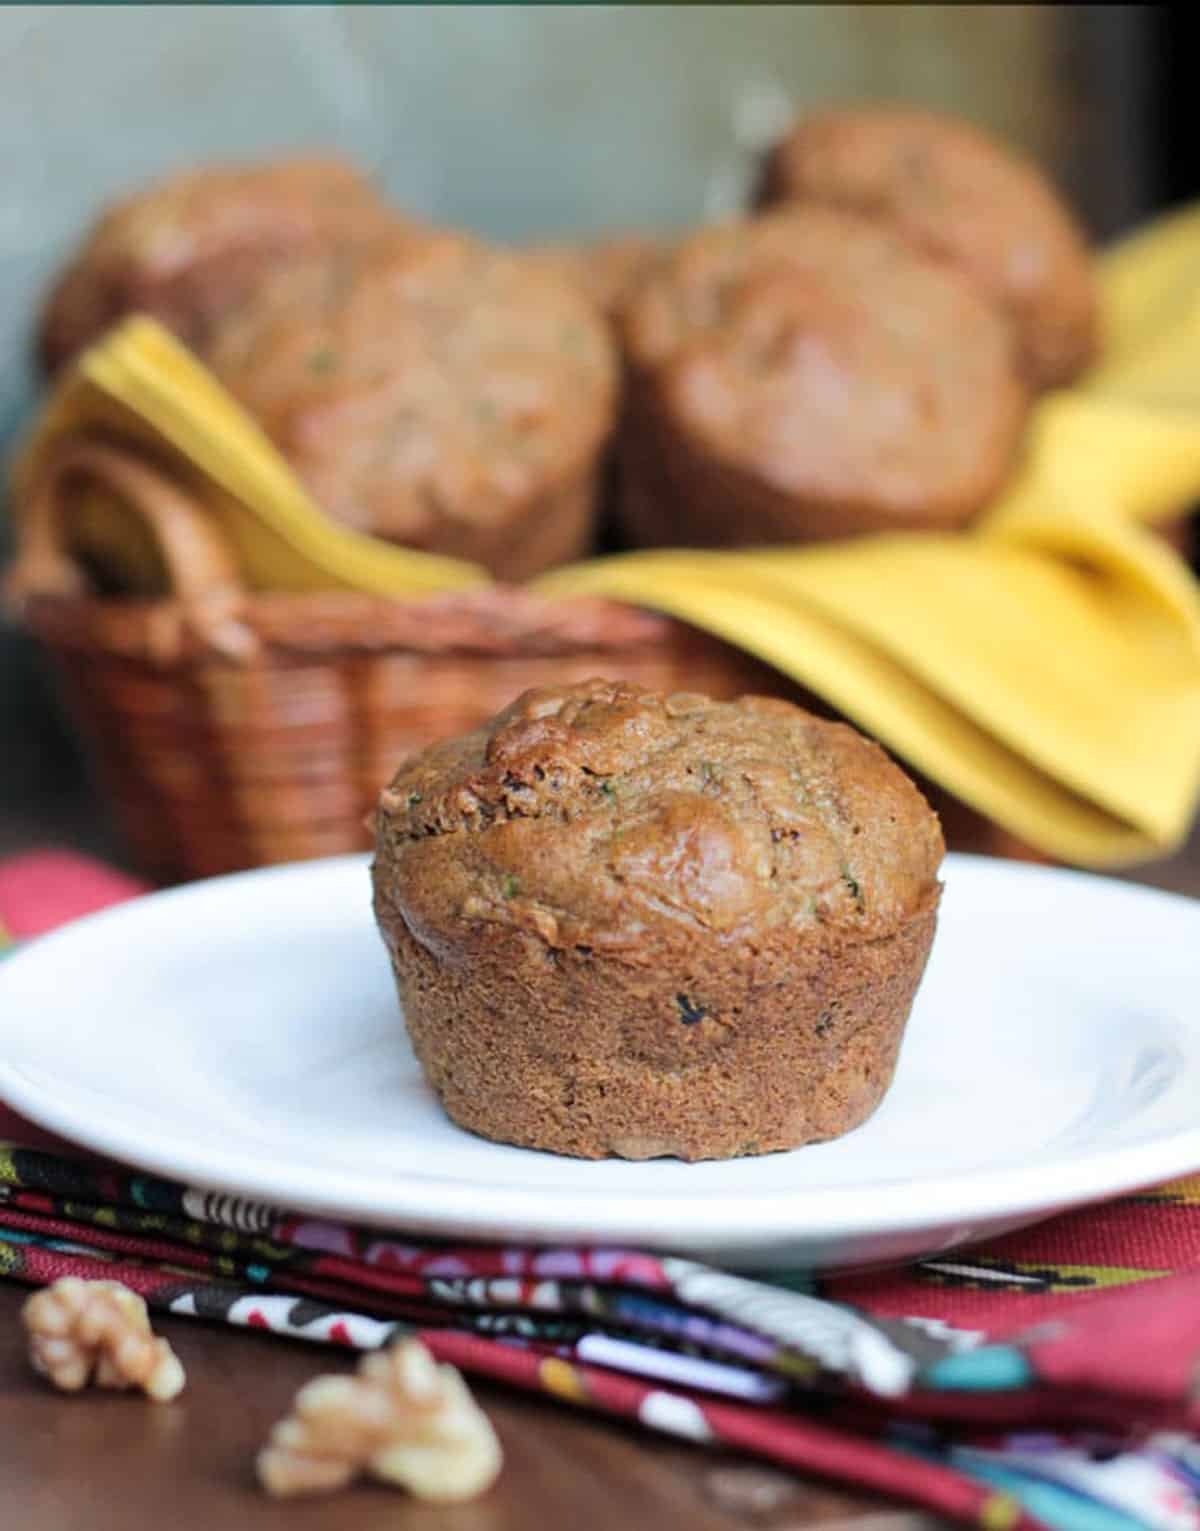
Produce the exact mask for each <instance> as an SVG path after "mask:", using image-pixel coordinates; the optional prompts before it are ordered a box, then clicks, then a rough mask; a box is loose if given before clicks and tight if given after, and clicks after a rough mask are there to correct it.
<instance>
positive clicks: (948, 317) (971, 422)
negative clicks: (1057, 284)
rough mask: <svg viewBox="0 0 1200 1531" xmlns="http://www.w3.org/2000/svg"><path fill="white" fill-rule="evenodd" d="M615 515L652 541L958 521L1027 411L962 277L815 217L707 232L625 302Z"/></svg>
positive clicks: (947, 525)
mask: <svg viewBox="0 0 1200 1531" xmlns="http://www.w3.org/2000/svg"><path fill="white" fill-rule="evenodd" d="M623 337H624V341H625V346H626V354H627V360H628V365H629V390H628V399H627V407H626V413H625V419H624V421H623V425H622V435H621V443H620V454H621V499H622V511H621V514H622V520H623V523H624V525H625V529H626V532H627V534H628V536H629V537H630V538H631V540H632V541H634V542H635V543H640V544H642V545H656V544H660V545H661V544H666V545H672V544H675V545H693V546H696V545H699V546H713V547H720V546H728V545H738V544H747V543H756V542H757V543H769V542H799V541H809V540H814V539H821V538H828V537H843V536H849V535H853V534H856V533H861V532H873V531H889V530H892V531H905V530H913V529H952V528H957V527H961V526H963V525H964V524H965V523H967V522H968V521H969V520H970V519H971V517H972V516H974V515H975V514H976V512H978V511H979V510H980V509H981V508H982V507H983V506H984V505H985V504H986V503H987V502H988V500H989V499H990V498H991V497H992V496H993V495H994V494H995V492H996V491H997V490H998V489H999V487H1000V486H1001V484H1002V483H1003V482H1004V479H1005V477H1006V475H1007V474H1008V472H1009V469H1010V466H1011V463H1012V460H1013V456H1014V452H1015V450H1016V446H1017V442H1018V440H1019V437H1020V432H1021V428H1022V425H1023V423H1024V420H1025V417H1026V413H1027V409H1028V403H1029V399H1028V391H1027V389H1026V388H1025V386H1024V385H1023V384H1022V382H1021V380H1020V378H1019V376H1018V373H1017V369H1016V363H1015V357H1014V349H1013V337H1012V332H1011V327H1010V326H1009V325H1008V323H1007V322H1006V321H1005V319H1004V318H1003V317H1002V316H1001V315H1000V314H999V312H998V311H997V310H996V309H995V308H994V307H993V306H992V305H991V304H990V303H988V302H987V301H986V300H985V299H984V298H983V297H981V296H980V294H979V293H978V292H977V291H976V289H975V287H974V286H973V285H972V284H971V283H970V282H969V281H968V280H967V278H966V277H964V276H963V275H961V274H960V273H959V272H958V271H956V270H953V269H952V268H950V267H947V266H945V265H944V264H941V263H939V262H936V261H934V260H933V259H932V258H931V257H929V256H926V255H923V254H921V253H920V252H919V251H917V250H914V249H913V248H912V247H911V245H909V244H908V243H907V242H906V241H905V240H903V239H902V238H901V237H900V236H899V235H898V234H896V233H895V232H894V231H893V230H891V229H890V228H888V227H886V226H885V225H883V224H880V223H878V222H873V221H871V220H870V219H868V218H864V217H862V216H861V215H860V214H857V213H848V212H843V211H841V210H840V209H837V208H827V207H821V206H817V205H800V206H797V207H792V208H783V209H780V210H778V211H776V212H773V213H770V214H767V215H765V216H763V217H761V218H757V219H753V220H748V221H743V222H734V223H728V224H724V225H719V226H717V227H714V228H711V229H706V230H704V231H702V232H700V233H698V234H696V235H694V236H693V237H692V238H691V239H689V240H687V241H686V242H685V243H683V244H682V245H680V246H679V247H678V248H677V249H676V250H675V252H674V253H673V255H672V256H671V257H670V258H669V259H668V260H666V261H665V262H664V264H663V265H662V266H661V267H660V268H659V269H657V270H656V271H654V272H653V273H652V274H651V275H650V276H649V277H647V279H646V281H645V282H644V284H643V285H642V287H641V288H640V290H639V292H638V294H637V296H636V297H635V298H634V299H633V300H632V302H631V303H630V304H629V306H628V308H627V310H626V312H625V315H624V322H623Z"/></svg>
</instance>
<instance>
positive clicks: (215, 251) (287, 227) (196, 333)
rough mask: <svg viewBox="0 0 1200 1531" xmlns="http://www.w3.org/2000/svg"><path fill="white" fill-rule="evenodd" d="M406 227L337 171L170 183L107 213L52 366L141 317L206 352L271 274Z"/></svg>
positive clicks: (233, 168) (62, 314) (77, 277)
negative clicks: (232, 312) (219, 325)
mask: <svg viewBox="0 0 1200 1531" xmlns="http://www.w3.org/2000/svg"><path fill="white" fill-rule="evenodd" d="M402 226H403V222H402V220H401V219H400V217H399V215H398V214H396V213H394V212H392V211H391V210H390V209H389V208H387V207H386V206H385V205H384V204H383V202H381V201H380V199H379V197H378V195H377V193H376V191H375V189H374V187H373V186H372V185H371V183H370V182H369V181H368V180H367V179H366V177H364V176H363V175H361V174H360V173H359V172H358V171H357V170H355V169H354V168H353V167H352V166H350V165H348V164H345V163H343V162H342V161H341V160H338V159H333V158H317V157H308V156H296V157H293V158H286V159H278V160H274V161H270V162H267V163H264V164H258V165H221V166H213V167H210V168H208V169H203V170H192V171H186V172H183V173H179V174H175V175H170V176H167V177H166V178H165V179H163V180H161V181H158V182H156V183H155V184H154V185H152V186H149V187H146V188H145V189H144V190H142V191H139V192H137V193H136V194H135V195H133V196H131V197H129V198H127V199H125V200H124V201H121V202H119V203H117V204H116V206H114V207H112V208H110V209H109V210H108V211H107V212H106V213H104V214H103V216H102V217H101V218H100V219H99V221H98V222H97V224H96V225H95V227H94V228H93V229H92V231H91V233H90V234H89V235H88V237H87V239H86V240H85V241H84V243H83V245H82V247H81V248H80V250H79V251H78V252H77V254H76V255H75V257H74V259H73V260H72V261H71V263H70V264H69V265H68V266H67V268H66V270H65V271H64V272H63V273H62V275H61V276H60V277H59V279H58V280H57V282H56V283H55V284H54V286H53V288H52V289H51V291H50V293H49V295H48V297H47V299H46V303H45V307H44V311H43V314H42V319H41V325H40V331H39V337H38V349H39V352H40V355H41V360H42V362H43V364H44V366H45V367H46V368H47V370H50V371H53V370H54V369H55V368H56V367H58V366H60V365H62V363H63V362H65V361H67V360H69V358H70V357H72V356H73V355H74V354H75V353H76V352H77V351H79V350H81V349H82V348H83V347H84V346H86V345H89V344H90V343H91V342H92V341H93V340H96V339H98V338H99V336H100V335H101V334H102V333H103V331H104V330H106V329H107V328H108V327H109V326H110V325H111V324H113V323H115V321H116V320H118V319H120V318H122V317H123V316H124V315H125V314H129V313H133V312H135V311H137V312H141V313H147V314H153V315H154V317H155V318H156V319H159V320H160V321H161V322H162V323H163V324H165V325H167V327H168V328H170V329H171V330H173V331H174V332H175V333H176V334H177V335H179V336H180V338H181V339H183V340H185V341H187V342H188V343H189V344H196V343H197V342H199V341H201V340H202V339H203V337H204V335H205V333H206V331H207V329H208V327H209V326H210V324H211V323H212V321H213V320H214V319H215V318H216V317H217V316H218V315H220V314H222V313H224V312H225V311H226V310H228V309H229V308H231V307H234V306H236V304H237V303H238V302H240V301H241V298H242V297H243V295H244V294H245V292H246V291H247V289H248V288H249V287H250V286H252V285H253V283H254V281H255V280H256V279H257V277H258V276H259V274H260V273H261V272H262V271H263V270H264V269H266V268H268V267H270V266H272V265H277V264H278V263H279V262H281V261H284V260H290V259H292V258H293V257H295V256H298V255H301V254H305V253H310V252H314V251H317V250H322V249H327V248H329V247H331V246H333V245H336V244H338V243H341V242H342V241H344V240H348V239H356V238H360V237H366V236H373V235H374V233H375V232H376V231H377V230H381V229H383V230H389V231H392V232H394V231H395V230H396V229H397V228H398V227H402Z"/></svg>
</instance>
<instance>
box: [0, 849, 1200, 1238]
mask: <svg viewBox="0 0 1200 1531" xmlns="http://www.w3.org/2000/svg"><path fill="white" fill-rule="evenodd" d="M369 861H370V853H369V852H368V853H356V854H351V855H347V856H337V857H326V858H320V859H318V860H312V861H304V862H291V863H288V864H286V865H283V866H274V867H262V868H256V869H253V870H251V871H247V872H239V873H233V874H231V875H229V876H226V877H215V878H206V879H201V880H198V881H196V882H192V883H188V884H185V885H183V886H181V887H176V888H169V889H165V890H162V891H159V892H156V893H151V894H147V895H145V896H143V897H142V898H139V899H134V900H131V901H128V902H125V903H122V904H119V905H116V906H113V907H110V908H108V909H104V910H101V911H98V912H96V913H94V914H91V915H87V916H85V917H83V918H82V919H80V920H77V921H72V922H71V923H70V924H69V925H67V926H64V927H61V928H60V929H59V930H56V931H52V932H49V933H48V934H46V935H44V936H41V937H38V938H36V939H35V940H33V941H31V942H29V943H28V945H27V946H23V947H22V948H21V949H20V950H18V951H17V952H15V953H13V954H11V955H9V956H7V957H6V958H5V960H4V962H3V963H2V964H0V1042H2V1040H3V1036H4V1026H5V1022H4V1020H3V998H4V992H5V990H6V989H7V988H9V987H10V986H12V985H13V975H14V974H15V973H16V972H17V971H18V970H19V969H20V968H21V967H22V966H23V964H25V963H26V962H29V961H38V962H40V961H43V960H45V957H46V955H47V954H48V953H50V954H52V953H53V951H54V949H55V948H57V947H59V946H61V945H69V944H70V943H71V942H72V941H73V940H74V939H75V937H76V934H77V933H78V932H79V931H80V930H82V929H84V928H85V927H86V928H88V929H90V930H95V929H96V928H98V927H102V926H103V925H105V924H109V923H120V922H123V921H124V920H126V919H129V918H131V917H132V918H135V919H136V918H137V917H138V912H140V911H141V910H142V909H144V908H145V906H146V905H147V904H148V903H151V902H152V903H153V904H154V905H155V906H156V907H158V908H161V907H163V906H164V905H165V904H166V903H167V902H186V901H189V900H192V899H197V898H199V899H203V898H211V897H214V896H218V897H219V896H220V890H221V889H222V888H224V887H226V886H228V885H229V884H231V883H237V884H240V885H244V884H245V883H247V882H250V881H258V882H269V881H277V880H278V881H284V880H296V879H304V878H311V877H313V876H314V875H315V876H318V877H320V876H321V875H335V874H337V873H339V872H340V873H341V874H342V875H345V874H346V873H347V872H348V871H349V869H350V868H351V867H353V866H359V867H361V868H362V869H363V871H364V874H365V871H366V868H367V866H368V865H369ZM958 866H961V867H964V868H966V867H970V868H971V869H972V870H973V871H974V872H975V873H976V874H979V873H982V874H983V875H984V876H987V877H992V876H1002V877H1010V878H1017V879H1029V878H1033V879H1037V880H1043V879H1050V880H1053V881H1058V882H1061V881H1063V880H1069V881H1072V882H1079V883H1082V884H1085V885H1088V886H1096V885H1099V886H1100V887H1103V888H1104V889H1105V890H1110V889H1120V890H1121V892H1122V893H1123V894H1125V895H1126V896H1130V897H1134V898H1137V899H1139V900H1147V901H1152V902H1153V901H1166V902H1168V903H1170V904H1171V905H1175V906H1178V905H1186V906H1189V907H1190V908H1191V909H1192V911H1193V912H1194V914H1195V915H1196V917H1197V918H1200V900H1195V899H1191V898H1189V897H1188V896H1187V895H1181V894H1177V893H1172V892H1168V891H1166V890H1163V889H1159V888H1152V887H1149V886H1147V885H1145V884H1139V883H1125V882H1120V881H1118V880H1117V879H1115V878H1110V877H1104V876H1100V875H1097V874H1095V873H1091V872H1085V871H1080V870H1077V869H1074V868H1060V867H1045V866H1038V865H1035V864H1029V863H1021V862H1012V861H1000V860H996V859H994V858H990V857H985V856H975V855H968V854H964V853H961V852H960V853H955V852H951V853H950V854H949V855H948V856H947V860H946V866H945V868H944V869H943V872H944V875H945V874H946V873H948V872H951V871H953V869H954V868H955V867H958ZM0 1099H2V1100H4V1101H5V1102H6V1103H7V1104H8V1105H9V1106H10V1107H11V1108H12V1109H13V1110H15V1111H16V1112H18V1113H19V1114H21V1115H22V1116H24V1117H26V1118H27V1119H28V1120H30V1121H32V1122H34V1123H36V1124H37V1125H39V1126H41V1127H43V1128H45V1129H47V1130H49V1131H51V1132H54V1133H56V1134H58V1135H59V1136H61V1137H63V1138H65V1139H67V1140H69V1141H72V1142H74V1143H76V1144H78V1145H79V1146H80V1147H83V1148H86V1149H88V1150H90V1151H92V1152H95V1153H100V1154H103V1155H105V1156H107V1157H110V1158H113V1159H117V1160H119V1161H121V1162H123V1163H126V1164H129V1165H131V1166H133V1167H136V1168H139V1169H143V1170H145V1171H149V1172H150V1173H153V1174H156V1175H163V1176H166V1177H168V1178H170V1179H172V1180H174V1181H177V1182H182V1183H183V1184H184V1185H185V1186H187V1187H189V1188H193V1189H197V1190H202V1191H214V1192H219V1193H221V1194H226V1195H233V1196H237V1197H241V1198H244V1199H247V1200H251V1201H256V1202H263V1203H265V1204H267V1205H268V1206H271V1207H273V1208H280V1209H285V1210H287V1211H290V1212H297V1213H306V1214H308V1215H313V1216H317V1217H322V1218H335V1219H337V1220H340V1221H352V1222H356V1223H360V1224H364V1225H368V1226H375V1227H391V1228H401V1229H404V1230H405V1231H411V1232H418V1233H423V1232H429V1233H439V1234H442V1235H445V1234H446V1233H447V1232H448V1231H449V1232H451V1234H452V1236H458V1237H465V1238H474V1239H488V1238H497V1237H500V1238H505V1239H509V1240H512V1239H527V1240H528V1241H529V1242H536V1243H539V1244H544V1243H560V1242H563V1241H565V1240H573V1239H583V1240H586V1241H587V1242H589V1243H593V1244H594V1243H603V1242H608V1243H611V1242H614V1241H615V1242H618V1243H621V1244H638V1245H642V1246H644V1247H650V1248H658V1249H664V1248H668V1249H669V1248H680V1247H687V1248H689V1249H694V1250H695V1249H704V1248H712V1249H718V1248H721V1247H728V1246H731V1245H740V1246H745V1247H750V1248H761V1249H763V1250H764V1251H766V1250H769V1249H771V1248H772V1247H777V1246H779V1245H781V1244H785V1243H787V1242H788V1241H795V1240H797V1239H802V1240H803V1241H805V1242H806V1243H813V1244H815V1243H818V1242H835V1241H837V1240H853V1239H858V1238H863V1237H872V1238H879V1239H886V1238H888V1237H889V1236H896V1237H903V1236H904V1235H906V1234H915V1233H917V1232H920V1231H921V1230H922V1229H925V1228H932V1227H934V1226H938V1227H945V1226H947V1225H952V1224H956V1223H962V1224H991V1223H997V1222H1000V1221H1002V1220H1005V1219H1010V1218H1021V1219H1024V1220H1027V1221H1030V1222H1032V1221H1035V1220H1036V1219H1038V1218H1040V1217H1045V1216H1050V1215H1052V1214H1053V1213H1055V1212H1058V1211H1061V1210H1065V1209H1067V1208H1070V1207H1075V1206H1080V1205H1084V1204H1087V1203H1089V1202H1093V1201H1099V1200H1106V1199H1109V1198H1111V1197H1114V1196H1119V1195H1122V1194H1128V1193H1129V1192H1132V1191H1136V1190H1138V1189H1140V1188H1142V1187H1145V1186H1149V1185H1151V1184H1154V1183H1157V1182H1160V1181H1163V1180H1167V1179H1170V1178H1171V1177H1173V1176H1177V1175H1181V1174H1186V1173H1189V1172H1194V1171H1198V1170H1200V1121H1198V1123H1197V1126H1196V1127H1194V1128H1187V1129H1182V1130H1180V1131H1177V1132H1172V1133H1168V1134H1165V1135H1163V1136H1160V1137H1156V1138H1152V1139H1151V1140H1150V1141H1148V1142H1145V1143H1139V1144H1131V1145H1125V1146H1120V1147H1116V1148H1111V1147H1110V1148H1107V1149H1106V1148H1099V1149H1097V1150H1096V1151H1094V1152H1090V1153H1089V1152H1084V1153H1082V1154H1078V1155H1075V1156H1073V1157H1072V1158H1071V1159H1069V1160H1066V1161H1063V1162H1058V1163H1055V1162H1052V1163H1051V1164H1050V1165H1045V1164H1041V1165H1029V1166H1018V1167H1004V1166H1001V1167H995V1168H985V1169H974V1170H966V1171H958V1172H955V1171H950V1172H948V1173H945V1174H940V1175H938V1176H936V1177H933V1176H931V1177H929V1178H924V1179H921V1180H920V1181H917V1182H915V1183H914V1189H916V1190H917V1191H918V1192H919V1194H918V1195H916V1196H913V1195H903V1194H902V1195H899V1196H897V1195H895V1194H894V1193H895V1192H896V1191H897V1190H898V1189H901V1188H899V1187H897V1185H896V1182H894V1181H893V1182H879V1181H873V1182H860V1183H858V1184H854V1185H850V1186H825V1187H816V1188H800V1189H798V1190H795V1191H790V1192H789V1191H785V1190H782V1189H778V1188H777V1189H775V1190H772V1191H767V1192H761V1193H757V1194H756V1193H754V1192H752V1191H750V1192H746V1191H742V1190H730V1191H729V1193H728V1194H727V1195H726V1196H724V1197H722V1196H720V1195H719V1194H716V1193H711V1192H710V1193H709V1195H708V1197H707V1198H706V1202H705V1206H706V1210H707V1213H708V1214H709V1215H707V1216H705V1217H704V1218H703V1220H702V1224H703V1225H702V1226H699V1225H698V1223H697V1199H696V1196H695V1195H688V1196H683V1195H680V1194H678V1193H677V1192H671V1191H652V1192H649V1193H645V1194H643V1195H638V1196H633V1197H630V1196H629V1195H628V1194H627V1193H625V1192H620V1191H616V1190H613V1189H612V1188H602V1189H601V1190H600V1191H599V1192H598V1193H596V1195H595V1196H587V1197H579V1196H573V1195H572V1194H570V1193H564V1191H563V1190H562V1189H560V1188H547V1187H535V1186H528V1185H520V1184H518V1185H503V1184H502V1185H496V1183H495V1182H488V1181H468V1180H451V1181H432V1180H430V1179H429V1178H428V1177H421V1176H420V1175H413V1174H404V1175H397V1176H393V1177H390V1179H389V1193H388V1199H389V1205H388V1207H387V1208H386V1210H384V1209H381V1207H380V1206H379V1204H378V1194H377V1193H378V1182H377V1181H370V1180H368V1181H366V1182H365V1186H366V1190H365V1192H364V1191H363V1190H358V1191H357V1192H356V1190H355V1189H354V1187H353V1186H352V1185H350V1184H349V1179H350V1172H349V1171H348V1170H347V1169H346V1168H344V1167H338V1166H324V1167H322V1166H319V1165H318V1166H312V1165H308V1166H304V1165H303V1164H302V1163H301V1164H296V1163H293V1161H290V1160H284V1159H283V1158H282V1157H281V1158H280V1159H278V1160H275V1161H272V1162H271V1167H270V1168H269V1169H268V1170H267V1172H266V1174H265V1175H264V1174H262V1173H260V1172H259V1170H258V1168H257V1165H256V1162H255V1161H247V1160H246V1159H245V1157H244V1154H245V1151H244V1148H243V1149H242V1150H241V1154H242V1159H241V1162H240V1163H235V1162H234V1160H235V1159H236V1157H237V1153H236V1151H227V1150H225V1149H224V1148H223V1147H222V1146H221V1145H220V1144H219V1143H209V1144H202V1143H201V1141H200V1139H199V1138H198V1137H196V1136H195V1134H194V1133H193V1134H191V1135H188V1136H185V1139H184V1141H183V1143H182V1145H181V1144H179V1142H178V1141H177V1140H171V1141H164V1140H163V1139H162V1138H161V1136H156V1137H155V1138H154V1139H153V1140H152V1141H150V1142H149V1143H148V1142H147V1141H146V1138H145V1137H144V1136H143V1135H139V1132H138V1130H137V1117H135V1118H134V1121H133V1123H132V1124H131V1125H125V1123H124V1122H123V1120H122V1119H121V1118H113V1119H109V1118H107V1117H105V1116H104V1114H103V1113H100V1114H98V1115H91V1116H84V1117H81V1116H80V1114H79V1111H78V1109H72V1102H73V1101H75V1103H76V1105H77V1104H78V1101H77V1095H76V1094H75V1093H74V1092H71V1093H69V1094H68V1096H67V1098H66V1099H65V1100H64V1101H59V1100H56V1099H55V1098H54V1096H53V1095H52V1094H51V1093H50V1091H49V1089H48V1088H47V1087H45V1086H42V1085H40V1084H39V1083H38V1082H37V1081H36V1080H35V1079H33V1078H31V1077H29V1076H28V1075H27V1074H26V1073H25V1072H24V1071H23V1070H22V1068H21V1067H20V1065H19V1064H16V1063H14V1062H13V1061H12V1060H10V1059H9V1058H8V1057H7V1056H6V1055H5V1054H4V1053H3V1052H2V1051H0ZM581 1162H583V1161H581ZM431 1186H432V1187H433V1188H434V1189H435V1194H436V1200H437V1203H438V1205H437V1208H436V1210H434V1211H431V1210H430V1188H431ZM372 1187H374V1188H375V1194H372V1190H371V1188H372ZM281 1188H282V1189H281ZM485 1198H486V1199H485ZM547 1204H549V1205H547ZM576 1207H578V1208H579V1209H580V1210H578V1211H576V1210H574V1208H576ZM715 1219H719V1220H715Z"/></svg>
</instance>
